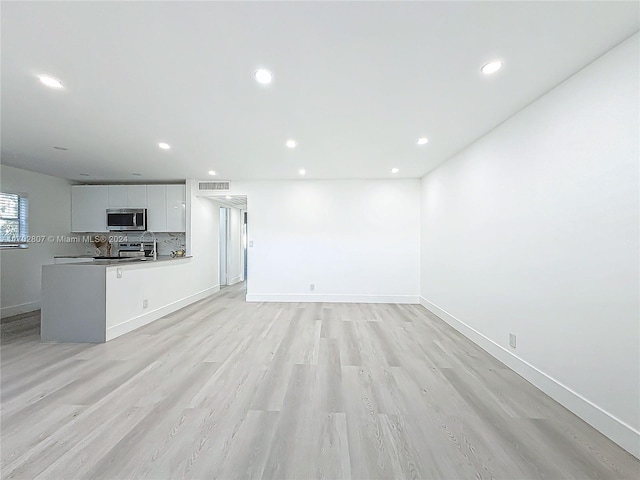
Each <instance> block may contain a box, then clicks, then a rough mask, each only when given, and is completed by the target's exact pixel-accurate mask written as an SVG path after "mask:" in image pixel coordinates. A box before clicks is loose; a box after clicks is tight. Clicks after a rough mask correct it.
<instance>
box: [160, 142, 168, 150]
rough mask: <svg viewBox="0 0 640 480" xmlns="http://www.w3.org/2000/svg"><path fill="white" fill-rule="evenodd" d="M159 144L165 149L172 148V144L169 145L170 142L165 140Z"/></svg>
mask: <svg viewBox="0 0 640 480" xmlns="http://www.w3.org/2000/svg"><path fill="white" fill-rule="evenodd" d="M158 146H159V147H160V148H161V149H163V150H169V149H170V148H171V145H169V144H168V143H164V142H160V143H159V144H158Z"/></svg>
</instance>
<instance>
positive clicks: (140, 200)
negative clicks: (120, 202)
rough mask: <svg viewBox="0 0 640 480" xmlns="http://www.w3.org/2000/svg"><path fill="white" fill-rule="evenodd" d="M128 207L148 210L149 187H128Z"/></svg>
mask: <svg viewBox="0 0 640 480" xmlns="http://www.w3.org/2000/svg"><path fill="white" fill-rule="evenodd" d="M127 197H128V203H127V206H128V207H130V208H148V207H147V186H146V185H127Z"/></svg>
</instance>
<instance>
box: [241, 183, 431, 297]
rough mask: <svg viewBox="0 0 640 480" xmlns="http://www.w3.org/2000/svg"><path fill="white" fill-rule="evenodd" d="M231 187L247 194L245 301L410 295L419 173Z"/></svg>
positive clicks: (413, 291)
mask: <svg viewBox="0 0 640 480" xmlns="http://www.w3.org/2000/svg"><path fill="white" fill-rule="evenodd" d="M231 193H232V194H237V195H247V202H248V206H247V213H248V224H247V228H248V240H249V242H253V247H251V246H249V248H248V260H247V268H248V272H247V299H248V300H250V301H345V302H407V303H417V302H418V293H419V258H420V257H419V243H420V240H419V236H420V225H419V222H420V181H419V180H417V179H414V180H396V179H394V180H317V181H315V180H299V181H271V182H270V181H264V182H232V191H231ZM311 283H313V284H315V291H313V292H312V291H310V287H309V285H310V284H311Z"/></svg>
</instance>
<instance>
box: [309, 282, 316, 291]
mask: <svg viewBox="0 0 640 480" xmlns="http://www.w3.org/2000/svg"><path fill="white" fill-rule="evenodd" d="M315 289H316V284H315V283H310V284H309V291H311V292H313V291H315Z"/></svg>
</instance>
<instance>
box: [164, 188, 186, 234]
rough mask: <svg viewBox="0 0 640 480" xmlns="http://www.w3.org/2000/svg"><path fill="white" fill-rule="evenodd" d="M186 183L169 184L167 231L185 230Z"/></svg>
mask: <svg viewBox="0 0 640 480" xmlns="http://www.w3.org/2000/svg"><path fill="white" fill-rule="evenodd" d="M185 193H186V188H185V186H184V185H167V232H184V231H185V230H186V228H185V225H186V222H185Z"/></svg>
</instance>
